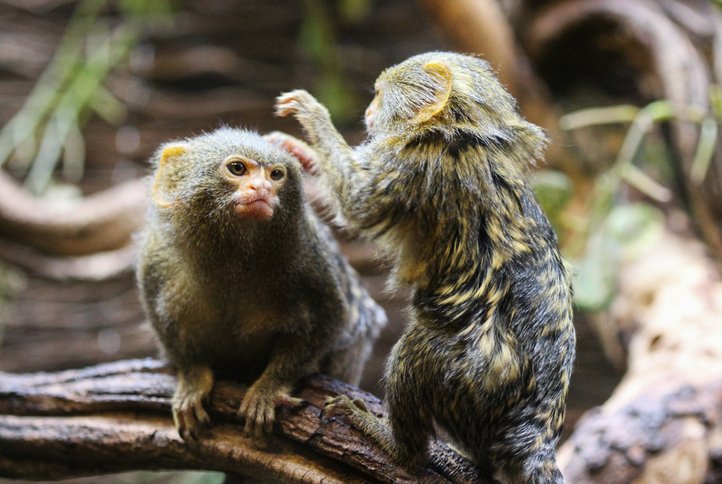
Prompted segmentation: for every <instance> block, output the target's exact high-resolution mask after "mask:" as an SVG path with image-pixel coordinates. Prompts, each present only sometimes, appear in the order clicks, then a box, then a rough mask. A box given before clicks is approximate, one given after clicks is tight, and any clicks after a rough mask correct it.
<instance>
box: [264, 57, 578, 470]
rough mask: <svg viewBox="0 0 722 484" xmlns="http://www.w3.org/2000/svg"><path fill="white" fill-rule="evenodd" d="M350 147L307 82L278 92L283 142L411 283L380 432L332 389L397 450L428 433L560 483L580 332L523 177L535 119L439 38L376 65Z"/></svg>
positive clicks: (481, 459) (409, 449) (425, 440)
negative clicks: (559, 454)
mask: <svg viewBox="0 0 722 484" xmlns="http://www.w3.org/2000/svg"><path fill="white" fill-rule="evenodd" d="M375 87H376V96H375V97H374V99H373V101H372V102H371V104H370V106H369V107H368V109H367V110H366V126H367V128H368V133H369V137H368V139H367V140H366V141H365V142H363V143H362V144H361V145H359V146H358V147H356V148H351V147H350V146H348V144H347V143H346V142H345V141H344V139H343V137H342V136H341V135H340V134H339V133H338V131H336V129H335V127H334V126H333V124H332V122H331V119H330V117H329V113H328V111H327V110H326V108H324V107H323V106H322V105H321V104H320V103H319V102H318V101H317V100H316V99H315V98H314V97H313V96H311V95H310V94H309V93H307V92H306V91H300V90H299V91H293V92H290V93H287V94H284V95H282V96H280V97H279V98H278V102H277V113H278V114H280V115H282V116H289V115H293V116H295V117H296V118H297V120H298V121H299V123H300V124H301V126H302V127H303V130H304V132H305V134H306V136H307V138H308V140H309V142H310V147H308V146H305V145H304V144H302V143H300V142H298V141H297V140H295V139H293V138H291V137H288V136H285V137H277V140H276V141H278V142H279V144H281V145H282V146H284V147H285V148H286V149H288V150H289V151H290V152H291V153H293V154H294V156H297V157H298V158H299V159H300V160H301V161H302V162H303V163H304V164H305V165H307V166H309V169H313V170H314V171H318V172H319V179H320V183H321V185H322V186H324V187H325V189H326V192H327V198H328V199H329V200H330V204H331V206H332V207H334V208H335V209H336V210H337V211H338V219H339V221H340V222H341V223H342V224H344V225H345V226H346V227H347V228H348V229H349V230H350V231H352V232H356V233H359V234H361V235H365V236H366V237H368V238H371V239H374V240H377V241H378V242H379V243H380V244H381V247H382V248H384V249H385V251H386V252H387V253H388V254H389V256H390V257H391V258H392V259H393V261H394V263H395V264H394V266H395V267H394V268H395V272H394V275H395V278H396V280H398V281H401V282H403V283H406V284H408V285H410V286H411V288H412V290H413V293H412V306H411V310H410V312H409V314H410V317H409V324H408V326H407V328H406V329H405V331H404V334H403V335H402V336H401V338H400V339H399V341H398V342H397V343H396V345H395V346H394V349H393V351H392V353H391V356H390V358H389V361H388V363H387V366H386V400H385V403H386V406H387V408H388V416H389V424H390V431H389V430H388V427H386V426H385V425H383V424H382V423H381V422H379V421H378V419H376V418H375V417H374V416H373V415H371V414H369V413H368V412H364V411H363V409H362V408H358V407H355V406H354V404H353V402H350V401H347V400H344V399H343V398H341V399H338V400H337V401H336V402H334V403H333V404H332V405H331V406H329V407H328V409H329V411H331V410H334V411H338V412H343V413H345V414H347V415H348V416H349V418H350V419H351V421H352V422H353V423H354V424H355V425H357V426H358V427H359V428H361V429H362V430H364V431H365V432H366V433H368V434H369V435H370V436H372V437H374V438H375V439H376V440H377V441H378V442H379V443H380V444H381V445H382V446H383V447H384V448H385V449H386V450H387V451H388V452H390V453H391V455H392V456H394V457H395V458H396V459H397V460H399V461H401V462H403V463H405V464H407V465H410V466H416V465H420V464H422V463H424V462H425V460H426V453H427V449H428V445H429V438H430V437H431V436H437V435H438V436H439V437H441V438H444V439H446V440H449V441H451V442H452V443H454V445H455V446H456V447H457V448H458V449H460V450H461V451H462V452H463V453H464V454H466V455H467V456H468V457H469V458H471V459H472V460H473V461H474V463H475V464H476V465H477V466H479V467H480V468H482V469H485V470H486V471H487V473H490V474H491V473H493V474H494V475H495V476H496V477H497V478H499V479H503V480H504V481H505V482H512V483H548V482H562V481H563V478H562V475H561V473H560V471H559V469H558V466H557V464H556V458H555V445H556V443H557V441H558V439H559V434H560V430H561V427H562V422H563V421H564V412H565V401H566V396H567V389H568V386H569V378H570V375H571V371H572V365H573V361H574V353H575V349H574V345H575V335H574V326H573V324H572V298H571V289H570V283H569V276H568V274H567V271H566V269H565V267H564V263H563V261H562V258H561V256H560V254H559V250H558V247H557V238H556V235H555V234H554V231H553V230H552V228H551V226H550V224H549V221H548V220H547V218H546V217H545V216H544V214H543V213H542V211H541V209H540V207H539V205H538V204H537V202H536V200H535V199H534V195H533V193H532V191H531V189H530V188H529V185H528V184H527V182H526V180H525V171H526V166H527V165H528V164H529V162H531V161H533V160H535V159H538V158H540V157H541V153H542V150H543V147H544V144H545V141H546V140H545V137H544V135H543V133H542V131H541V130H540V129H539V128H538V127H536V126H534V125H533V124H531V123H529V122H527V121H526V120H524V119H523V118H522V117H521V116H520V115H519V114H518V112H517V111H516V103H515V101H514V99H513V98H512V96H511V95H510V94H509V93H507V92H506V91H505V90H504V88H503V87H502V86H501V84H500V83H499V81H498V80H497V79H496V78H495V77H494V75H493V73H492V71H491V69H490V68H489V66H488V64H487V63H486V62H484V61H483V60H481V59H478V58H475V57H471V56H465V55H461V54H455V53H447V52H432V53H428V54H423V55H419V56H415V57H412V58H410V59H408V60H407V61H405V62H403V63H401V64H399V65H397V66H394V67H391V68H389V69H387V70H386V71H384V72H383V73H382V74H381V75H380V76H379V78H378V80H377V81H376V86H375Z"/></svg>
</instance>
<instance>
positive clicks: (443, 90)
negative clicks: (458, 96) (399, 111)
mask: <svg viewBox="0 0 722 484" xmlns="http://www.w3.org/2000/svg"><path fill="white" fill-rule="evenodd" d="M424 71H425V72H426V73H427V74H428V75H429V76H431V77H432V78H434V80H436V81H437V83H438V84H439V89H438V90H437V91H436V92H435V93H434V97H435V100H434V102H432V103H431V104H429V105H428V106H424V107H423V108H421V109H420V110H419V112H418V113H416V116H415V117H414V121H416V122H418V123H423V122H426V121H428V120H430V119H431V118H433V117H434V116H436V115H437V114H439V113H440V112H441V111H442V110H443V109H444V107H446V104H447V103H448V102H449V96H450V95H451V84H452V76H451V71H450V70H449V68H448V67H447V66H446V64H443V63H441V62H437V61H432V62H427V63H426V64H424Z"/></svg>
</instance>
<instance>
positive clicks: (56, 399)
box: [0, 359, 483, 483]
mask: <svg viewBox="0 0 722 484" xmlns="http://www.w3.org/2000/svg"><path fill="white" fill-rule="evenodd" d="M175 385H176V379H175V376H174V375H173V372H172V371H171V369H170V368H169V367H167V366H166V365H165V364H164V363H162V362H160V361H157V360H152V359H143V360H124V361H120V362H116V363H110V364H103V365H98V366H94V367H89V368H84V369H79V370H68V371H63V372H57V373H33V374H10V373H0V456H1V457H0V475H2V476H5V477H11V478H24V479H49V478H53V479H57V478H61V477H74V476H81V475H92V474H99V473H109V472H119V471H125V470H133V469H202V470H216V471H223V472H229V473H234V474H240V475H243V476H247V477H250V478H253V479H255V480H259V481H263V482H301V483H320V482H324V483H331V482H339V483H340V482H368V481H369V480H373V481H378V482H483V481H481V480H480V476H479V475H478V474H477V471H476V470H475V469H474V468H473V466H472V465H471V464H470V463H469V462H468V461H466V460H465V459H463V458H462V457H460V456H459V455H458V454H456V453H454V452H453V451H452V450H450V449H449V448H448V447H447V446H445V445H443V444H434V445H433V446H432V452H431V459H430V463H429V465H428V466H427V467H426V468H423V469H421V470H419V471H418V472H416V473H411V472H409V471H407V470H405V469H402V468H400V467H398V466H397V465H396V464H394V463H393V462H392V461H391V460H390V458H389V457H388V456H387V455H385V454H384V453H383V452H382V451H380V450H379V449H378V447H377V446H376V445H375V444H373V443H372V442H369V441H367V440H365V438H364V436H363V435H361V434H360V432H358V431H357V430H356V429H354V428H353V427H350V426H349V425H348V424H347V423H346V422H345V420H344V419H343V418H342V417H336V416H332V415H325V414H324V412H323V408H324V403H325V401H326V400H327V398H329V397H332V396H335V395H339V394H341V393H343V394H346V395H348V396H349V397H351V398H354V399H356V398H358V399H361V400H363V401H364V402H365V403H366V405H367V406H368V408H369V409H370V410H371V411H373V412H374V413H376V414H377V415H383V411H382V408H381V403H380V401H379V400H378V399H377V398H375V397H374V396H373V395H370V394H368V393H366V392H363V391H361V390H359V389H357V388H355V387H352V386H350V385H347V384H344V383H342V382H339V381H336V380H332V379H330V378H328V377H325V376H322V375H315V376H312V377H309V378H308V379H307V380H306V381H305V382H304V383H303V384H302V385H301V388H300V390H299V392H298V395H299V396H300V397H301V398H303V399H304V400H305V401H306V402H307V403H304V404H303V405H301V406H299V407H295V408H286V407H281V408H279V411H278V418H277V422H276V425H275V429H274V434H273V435H271V436H269V437H268V438H267V439H264V440H263V441H262V442H260V441H254V440H253V439H250V438H247V437H245V436H244V435H243V433H242V426H241V424H242V421H241V419H240V417H238V415H237V409H238V407H239V405H240V402H241V400H242V398H243V395H244V392H245V388H244V387H243V386H242V385H239V384H236V383H232V382H226V381H221V382H217V383H216V385H215V388H214V390H213V393H212V396H211V399H210V405H209V410H210V414H211V417H212V421H213V423H212V425H211V427H210V428H209V429H208V431H207V432H206V433H205V435H203V437H202V438H201V439H199V441H198V442H196V443H186V442H184V441H182V440H181V439H180V437H179V436H178V434H177V432H176V431H175V428H174V426H173V421H172V418H171V413H170V400H171V397H172V395H173V391H174V389H175Z"/></svg>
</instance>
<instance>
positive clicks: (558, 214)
mask: <svg viewBox="0 0 722 484" xmlns="http://www.w3.org/2000/svg"><path fill="white" fill-rule="evenodd" d="M711 101H712V102H711V105H712V109H711V111H710V112H705V111H704V110H702V109H700V108H696V107H688V108H685V109H681V110H680V109H675V107H674V106H673V105H672V104H671V103H670V102H669V101H666V100H660V101H655V102H652V103H650V104H648V105H647V106H645V107H642V108H640V107H636V106H630V105H621V106H612V107H604V108H591V109H584V110H580V111H576V112H573V113H570V114H567V115H566V116H563V117H562V118H561V119H560V126H561V127H562V128H563V129H565V130H567V131H573V130H581V129H587V128H591V127H597V126H602V125H609V124H615V125H620V124H626V123H629V127H628V128H627V129H626V131H625V133H624V136H623V139H622V141H621V145H620V147H619V148H618V151H617V154H616V159H615V161H614V163H613V164H612V165H611V166H609V167H608V168H606V169H605V170H602V171H601V172H598V173H594V174H592V176H591V177H590V178H591V179H590V180H589V183H590V186H591V190H590V191H589V193H588V194H586V193H574V186H575V184H574V183H573V182H572V181H571V180H569V179H568V178H567V176H566V175H565V174H563V173H561V172H557V171H552V170H542V171H540V172H538V173H537V174H536V176H535V177H534V179H533V185H534V189H535V191H536V193H537V197H538V199H539V201H540V203H541V204H542V206H543V207H544V209H545V211H546V212H547V213H548V214H549V217H550V220H551V221H552V224H554V226H555V228H556V229H557V232H558V233H559V234H561V243H562V250H563V252H564V254H565V256H566V257H567V258H569V259H570V260H571V261H572V264H573V266H574V269H573V273H574V291H575V302H576V303H577V305H578V307H579V308H580V309H582V310H584V311H599V310H602V309H604V308H606V307H607V306H608V304H609V303H610V302H611V301H612V299H613V296H614V293H615V291H616V287H615V274H616V273H617V268H618V266H619V264H620V263H621V260H622V257H623V256H624V255H634V254H635V253H638V252H639V251H643V250H645V248H647V247H649V246H650V245H651V244H654V243H655V241H656V240H658V236H659V235H660V234H661V230H662V227H663V225H664V215H663V213H662V211H661V210H660V209H658V208H657V207H656V206H655V205H654V204H655V203H662V204H663V203H666V202H668V201H670V200H671V198H672V191H671V190H670V189H669V188H667V187H666V186H664V185H662V184H661V183H659V182H658V181H657V180H656V179H655V178H653V177H652V176H651V174H652V173H653V174H654V176H655V177H659V178H662V179H664V180H665V181H666V183H667V184H669V185H670V186H671V185H674V170H673V169H672V166H671V162H670V157H669V156H668V154H667V153H666V152H665V150H664V149H662V146H663V144H662V143H661V142H659V138H658V137H655V136H650V134H651V133H653V132H654V130H655V127H656V126H657V124H658V123H660V122H665V121H670V120H685V121H691V122H694V123H697V124H699V125H700V138H699V142H698V146H697V150H696V152H695V156H694V160H693V163H692V167H691V170H690V173H689V177H690V180H691V181H692V183H693V184H701V183H702V181H703V180H704V178H705V176H706V175H707V173H708V170H709V166H710V163H711V161H712V156H713V153H714V149H715V146H716V143H717V132H718V124H719V123H720V122H721V121H722V91H721V90H720V88H719V86H712V94H711ZM627 187H633V188H634V189H636V191H637V192H639V193H640V194H642V195H643V196H644V198H645V200H647V201H634V200H632V199H631V198H630V197H629V196H628V189H627ZM579 200H581V207H579V206H578V205H579V203H577V206H575V203H574V202H575V201H576V202H578V201H579Z"/></svg>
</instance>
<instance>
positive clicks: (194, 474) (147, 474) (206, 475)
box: [97, 471, 225, 484]
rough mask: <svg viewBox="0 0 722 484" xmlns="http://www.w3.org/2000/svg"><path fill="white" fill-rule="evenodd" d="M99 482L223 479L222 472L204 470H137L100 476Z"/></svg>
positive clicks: (206, 483)
mask: <svg viewBox="0 0 722 484" xmlns="http://www.w3.org/2000/svg"><path fill="white" fill-rule="evenodd" d="M97 481H98V482H99V483H101V484H166V483H173V484H221V483H223V482H224V481H225V474H223V473H222V472H206V471H168V472H164V471H161V472H155V471H138V472H123V473H121V474H112V475H106V476H102V477H100V478H98V479H97Z"/></svg>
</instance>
